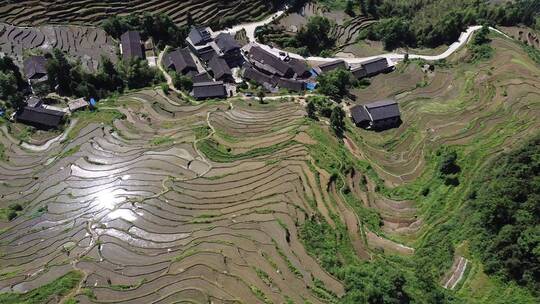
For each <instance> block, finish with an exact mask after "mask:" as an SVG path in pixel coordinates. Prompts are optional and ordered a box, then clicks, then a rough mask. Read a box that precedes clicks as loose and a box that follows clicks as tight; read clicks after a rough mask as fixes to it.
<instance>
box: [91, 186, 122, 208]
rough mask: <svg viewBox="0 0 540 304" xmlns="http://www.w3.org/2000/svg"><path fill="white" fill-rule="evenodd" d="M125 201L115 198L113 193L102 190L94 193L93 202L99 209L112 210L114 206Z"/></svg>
mask: <svg viewBox="0 0 540 304" xmlns="http://www.w3.org/2000/svg"><path fill="white" fill-rule="evenodd" d="M124 200H125V197H117V196H116V195H115V193H114V191H111V190H109V189H104V190H102V191H100V192H98V193H96V195H95V198H94V202H95V204H96V206H99V207H100V209H109V210H112V209H114V208H115V206H116V205H117V204H119V203H121V202H123V201H124Z"/></svg>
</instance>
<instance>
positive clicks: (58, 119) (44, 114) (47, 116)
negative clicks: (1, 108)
mask: <svg viewBox="0 0 540 304" xmlns="http://www.w3.org/2000/svg"><path fill="white" fill-rule="evenodd" d="M64 114H65V113H64V112H62V111H56V110H49V109H45V108H41V107H37V108H32V107H24V108H23V109H22V110H21V111H19V112H17V114H16V115H15V119H16V120H17V121H18V122H21V123H24V124H28V125H32V126H34V127H36V128H38V129H43V130H48V129H54V128H58V126H60V124H61V123H62V122H63V120H64Z"/></svg>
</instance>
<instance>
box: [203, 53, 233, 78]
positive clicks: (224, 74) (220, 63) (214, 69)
mask: <svg viewBox="0 0 540 304" xmlns="http://www.w3.org/2000/svg"><path fill="white" fill-rule="evenodd" d="M208 67H209V68H210V70H211V73H212V74H213V76H214V79H215V80H218V81H225V82H234V78H233V75H232V72H231V69H230V68H229V65H227V62H226V61H225V59H223V58H221V57H219V56H217V55H214V57H212V59H210V61H208Z"/></svg>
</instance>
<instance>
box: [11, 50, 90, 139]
mask: <svg viewBox="0 0 540 304" xmlns="http://www.w3.org/2000/svg"><path fill="white" fill-rule="evenodd" d="M23 72H24V75H25V76H26V78H27V79H28V85H29V88H30V90H31V93H32V94H31V95H30V96H29V97H28V98H27V100H26V105H25V106H24V107H23V108H22V109H21V110H20V111H18V112H17V113H15V118H16V120H17V121H19V122H22V123H25V124H28V125H32V126H35V127H37V128H39V129H53V128H58V127H59V126H60V125H61V124H62V122H63V120H64V117H65V115H66V114H68V113H72V112H75V111H78V110H81V109H85V108H88V107H89V106H90V102H88V101H87V100H85V99H84V98H79V99H74V100H70V101H69V102H68V103H67V107H66V108H64V109H61V108H57V107H51V106H48V105H46V104H45V103H44V102H43V99H42V98H41V97H39V96H38V94H35V93H36V92H35V90H36V88H37V87H38V86H40V85H48V84H47V81H48V77H47V58H45V57H44V56H30V57H28V58H26V60H25V61H24V62H23Z"/></svg>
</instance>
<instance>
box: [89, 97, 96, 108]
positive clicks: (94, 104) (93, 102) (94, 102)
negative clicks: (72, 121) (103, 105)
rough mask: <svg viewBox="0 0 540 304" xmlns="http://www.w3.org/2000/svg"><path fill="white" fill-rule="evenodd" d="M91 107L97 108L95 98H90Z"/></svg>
mask: <svg viewBox="0 0 540 304" xmlns="http://www.w3.org/2000/svg"><path fill="white" fill-rule="evenodd" d="M90 105H91V106H92V107H95V106H96V100H95V99H94V98H90Z"/></svg>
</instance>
